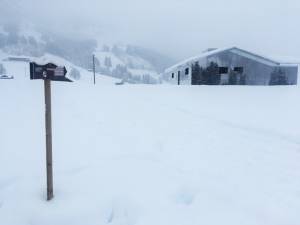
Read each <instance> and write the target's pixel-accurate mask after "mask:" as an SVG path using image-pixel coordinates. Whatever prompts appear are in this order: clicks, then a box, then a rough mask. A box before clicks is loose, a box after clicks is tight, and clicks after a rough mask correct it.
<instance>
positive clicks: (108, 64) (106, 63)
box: [104, 57, 112, 68]
mask: <svg viewBox="0 0 300 225" xmlns="http://www.w3.org/2000/svg"><path fill="white" fill-rule="evenodd" d="M104 65H105V66H106V67H107V68H110V67H112V63H111V58H110V57H105V59H104Z"/></svg>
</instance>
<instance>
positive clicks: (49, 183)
mask: <svg viewBox="0 0 300 225" xmlns="http://www.w3.org/2000/svg"><path fill="white" fill-rule="evenodd" d="M44 92H45V127H46V167H47V200H48V201H50V200H51V199H52V198H53V167H52V124H51V123H52V121H51V80H49V79H47V78H46V79H44Z"/></svg>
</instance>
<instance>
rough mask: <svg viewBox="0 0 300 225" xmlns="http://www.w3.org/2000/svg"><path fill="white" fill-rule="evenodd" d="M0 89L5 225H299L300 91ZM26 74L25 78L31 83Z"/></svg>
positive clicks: (101, 84) (103, 86)
mask: <svg viewBox="0 0 300 225" xmlns="http://www.w3.org/2000/svg"><path fill="white" fill-rule="evenodd" d="M4 64H5V66H6V68H7V71H8V73H9V74H11V75H14V76H15V79H14V80H0V125H1V129H0V225H41V224H43V225H54V224H55V225H65V224H72V225H104V224H109V225H166V224H169V225H182V224H184V225H201V224H205V225H217V224H218V225H219V224H223V225H227V224H228V225H299V224H300V217H299V211H300V189H299V187H300V172H299V171H300V163H299V162H300V122H299V121H300V118H299V117H300V103H299V96H300V89H299V87H297V86H290V87H253V86H251V87H238V86H235V87H230V86H216V87H206V86H201V87H200V86H197V87H191V86H180V87H178V86H168V85H156V86H151V85H149V86H146V85H122V86H116V85H114V83H115V80H113V79H110V78H109V79H108V78H105V79H102V78H101V76H100V77H97V79H99V80H98V82H97V85H96V86H94V85H92V84H91V83H89V82H80V81H79V82H75V83H62V82H60V83H53V85H52V108H53V112H52V114H53V115H52V116H53V154H54V188H55V190H54V191H55V192H54V194H55V198H54V200H53V201H51V202H46V201H45V194H46V193H45V189H46V187H45V183H46V178H45V140H44V135H45V133H44V99H43V83H42V81H30V80H29V78H28V75H29V74H28V71H27V69H28V68H27V69H26V66H27V65H25V64H24V63H9V62H5V63H4ZM25 71H27V72H26V73H25Z"/></svg>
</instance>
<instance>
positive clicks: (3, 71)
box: [0, 63, 6, 74]
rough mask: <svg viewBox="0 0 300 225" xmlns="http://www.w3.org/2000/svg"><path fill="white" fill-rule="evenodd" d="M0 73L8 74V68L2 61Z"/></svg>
mask: <svg viewBox="0 0 300 225" xmlns="http://www.w3.org/2000/svg"><path fill="white" fill-rule="evenodd" d="M0 74H6V69H5V67H4V66H3V65H2V64H1V63H0Z"/></svg>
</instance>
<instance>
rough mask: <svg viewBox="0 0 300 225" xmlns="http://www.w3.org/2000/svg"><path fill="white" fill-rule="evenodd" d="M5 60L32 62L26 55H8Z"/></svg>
mask: <svg viewBox="0 0 300 225" xmlns="http://www.w3.org/2000/svg"><path fill="white" fill-rule="evenodd" d="M4 61H14V62H30V59H29V58H26V57H7V58H6V59H4Z"/></svg>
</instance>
